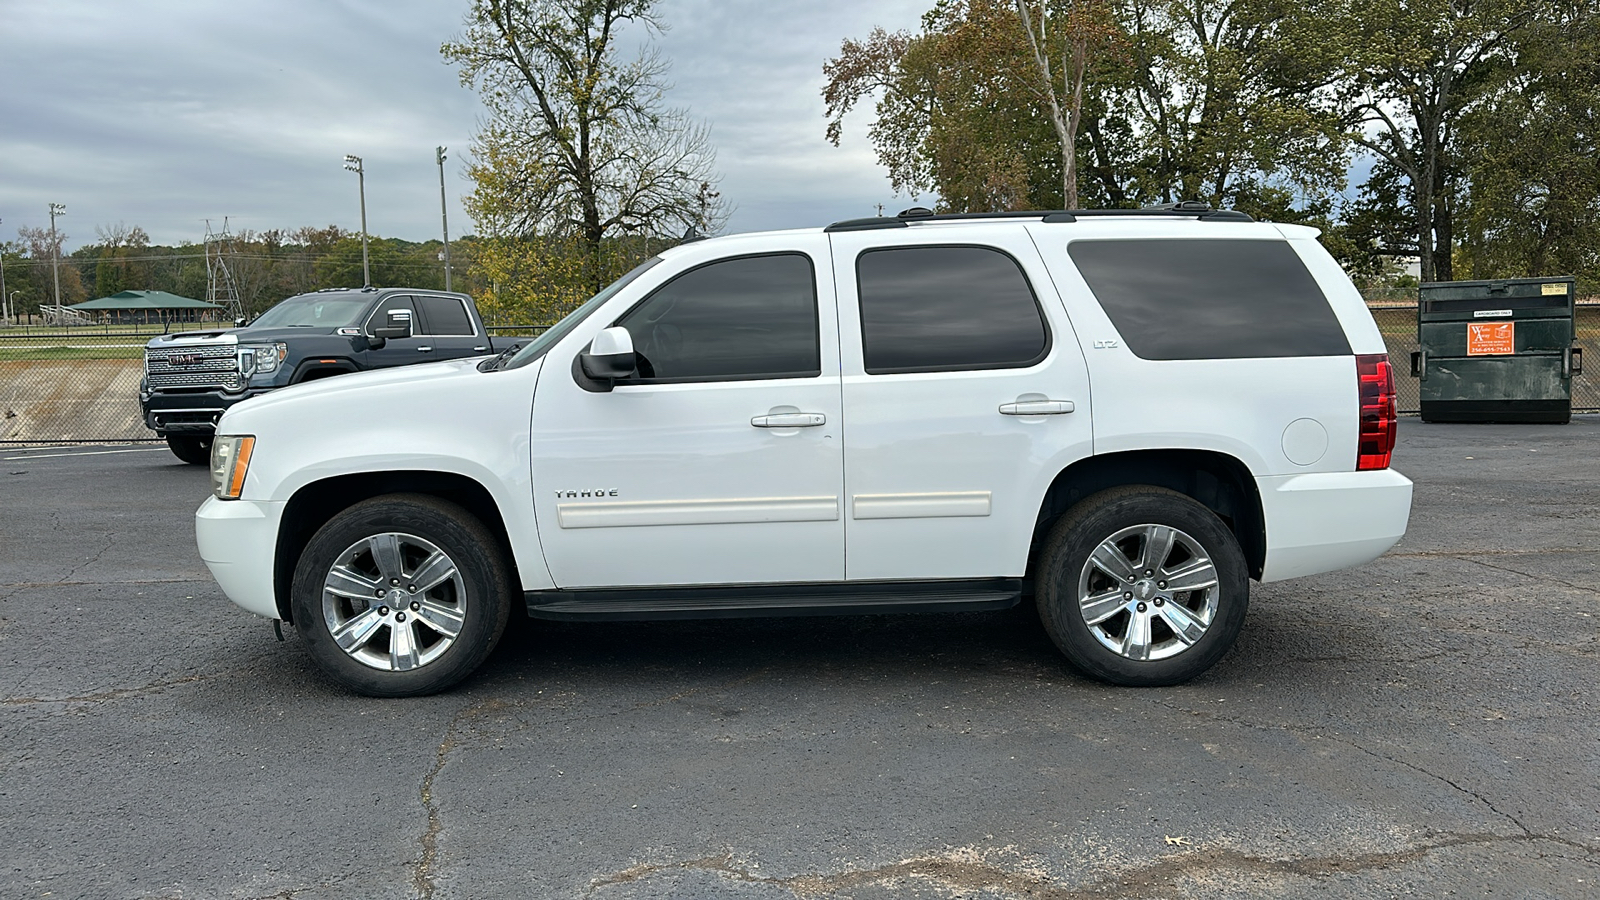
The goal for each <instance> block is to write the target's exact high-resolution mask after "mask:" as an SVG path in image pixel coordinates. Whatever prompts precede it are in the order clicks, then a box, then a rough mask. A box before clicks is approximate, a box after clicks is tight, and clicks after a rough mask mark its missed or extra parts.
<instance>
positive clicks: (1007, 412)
mask: <svg viewBox="0 0 1600 900" xmlns="http://www.w3.org/2000/svg"><path fill="white" fill-rule="evenodd" d="M1076 408H1077V407H1076V406H1074V405H1073V402H1072V401H1071V400H1019V401H1017V402H1016V403H1002V404H1000V415H1002V416H1060V415H1065V414H1067V413H1069V412H1072V411H1073V410H1074V409H1076Z"/></svg>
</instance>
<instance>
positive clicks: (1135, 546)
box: [1035, 485, 1250, 686]
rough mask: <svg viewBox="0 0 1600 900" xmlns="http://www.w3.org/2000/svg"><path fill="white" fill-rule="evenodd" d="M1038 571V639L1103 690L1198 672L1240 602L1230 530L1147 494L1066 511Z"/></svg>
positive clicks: (1235, 630) (1196, 509) (1220, 648)
mask: <svg viewBox="0 0 1600 900" xmlns="http://www.w3.org/2000/svg"><path fill="white" fill-rule="evenodd" d="M1037 571H1038V572H1039V577H1038V580H1037V583H1036V584H1035V591H1036V592H1037V594H1038V599H1037V602H1038V606H1039V618H1040V619H1041V620H1042V621H1043V623H1044V627H1045V631H1046V632H1047V633H1049V635H1050V638H1051V640H1053V641H1055V644H1056V646H1057V647H1058V648H1060V650H1061V652H1062V653H1064V654H1065V655H1066V657H1067V659H1068V661H1069V662H1071V663H1072V664H1073V665H1074V666H1076V667H1077V668H1079V669H1081V670H1082V671H1083V672H1084V673H1085V674H1087V675H1090V676H1092V677H1094V678H1098V679H1100V680H1102V681H1108V682H1110V683H1112V684H1122V685H1132V686H1157V685H1170V684H1181V683H1183V682H1185V681H1188V680H1189V679H1191V678H1194V677H1195V676H1196V675H1199V674H1200V673H1202V672H1204V671H1206V670H1207V669H1209V668H1211V666H1212V665H1213V664H1214V663H1215V662H1216V661H1217V660H1218V659H1221V658H1222V655H1223V654H1224V653H1226V652H1227V651H1228V648H1229V647H1231V646H1233V642H1234V639H1235V638H1237V637H1238V636H1239V629H1240V628H1241V627H1242V626H1243V624H1244V615H1245V609H1246V608H1247V607H1248V606H1249V602H1250V583H1249V576H1248V570H1247V568H1246V565H1245V559H1244V553H1243V552H1242V551H1241V550H1240V549H1239V542H1238V540H1237V539H1236V538H1235V537H1234V535H1233V532H1232V531H1230V530H1229V529H1228V527H1227V526H1226V525H1225V524H1223V522H1222V520H1221V519H1218V518H1217V516H1216V514H1215V513H1213V512H1212V511H1211V510H1209V509H1207V508H1206V507H1204V506H1202V505H1201V504H1200V503H1198V502H1196V501H1195V500H1193V499H1192V498H1190V497H1188V496H1185V495H1184V494H1180V493H1178V492H1176V491H1170V490H1167V489H1165V488H1158V487H1150V486H1146V485H1137V486H1129V487H1118V488H1112V489H1110V490H1106V491H1102V492H1100V493H1098V494H1095V495H1093V496H1091V497H1089V498H1087V499H1085V500H1083V501H1082V502H1080V503H1079V504H1078V505H1077V506H1075V507H1073V508H1072V509H1071V510H1069V511H1068V512H1067V514H1066V515H1065V516H1063V517H1062V518H1061V520H1060V521H1058V522H1057V523H1056V524H1055V526H1054V527H1053V528H1052V529H1051V530H1050V535H1049V537H1048V538H1047V539H1046V542H1045V547H1044V550H1043V552H1042V554H1041V555H1040V558H1039V560H1038V567H1037Z"/></svg>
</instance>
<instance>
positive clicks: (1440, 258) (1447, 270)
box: [1433, 167, 1456, 281]
mask: <svg viewBox="0 0 1600 900" xmlns="http://www.w3.org/2000/svg"><path fill="white" fill-rule="evenodd" d="M1441 168H1442V167H1441ZM1450 200H1451V197H1450V190H1449V185H1448V184H1446V183H1445V178H1444V175H1443V172H1442V171H1441V173H1440V175H1439V178H1438V181H1437V183H1436V186H1435V188H1434V192H1433V234H1434V240H1433V277H1434V280H1436V281H1455V260H1454V253H1453V251H1454V249H1455V244H1456V240H1455V220H1454V210H1453V209H1452V208H1451V206H1452V205H1451V202H1450Z"/></svg>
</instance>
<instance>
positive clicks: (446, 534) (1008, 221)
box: [196, 205, 1411, 696]
mask: <svg viewBox="0 0 1600 900" xmlns="http://www.w3.org/2000/svg"><path fill="white" fill-rule="evenodd" d="M1316 234H1317V232H1316V231H1314V230H1313V229H1310V228H1304V227H1297V226H1288V225H1274V224H1267V223H1257V222H1252V221H1250V219H1249V218H1248V217H1246V216H1243V215H1240V214H1238V213H1232V212H1226V211H1219V212H1213V211H1210V210H1207V209H1205V208H1204V207H1197V206H1192V205H1181V206H1177V207H1171V208H1162V209H1151V210H1137V211H1109V210H1095V211H1074V212H1055V213H1042V212H1035V213H1005V214H994V215H977V216H957V215H933V214H931V213H929V212H927V211H926V210H910V211H908V212H906V213H903V214H901V215H900V216H897V217H893V218H877V219H862V220H853V221H848V222H840V223H837V224H835V225H832V226H830V227H828V228H822V229H809V230H799V231H781V232H770V233H763V234H746V235H736V236H731V237H722V238H716V239H712V240H705V241H698V242H694V243H689V244H685V245H683V246H679V247H675V248H673V249H671V250H668V251H665V252H663V253H662V254H661V255H659V256H657V257H655V258H653V259H650V260H649V261H648V262H646V263H644V264H643V265H641V266H639V267H638V268H636V269H635V270H633V271H632V272H630V273H628V274H627V275H626V276H624V277H623V278H621V279H620V280H618V281H617V282H616V283H615V284H612V285H611V286H610V287H608V288H606V289H605V290H603V291H601V292H600V293H599V294H597V295H596V296H595V297H594V298H593V299H592V300H590V301H589V302H587V303H585V304H584V305H583V306H581V307H580V308H578V309H577V310H576V311H574V312H573V313H572V314H571V315H569V316H567V317H566V318H565V319H563V320H562V321H561V322H560V323H559V324H558V325H556V326H554V327H553V328H551V329H549V330H548V331H546V332H545V333H544V334H542V335H540V336H539V337H538V338H537V339H535V340H533V341H532V342H531V343H528V344H527V345H526V346H523V347H522V348H521V349H520V350H519V351H517V352H515V353H513V354H510V355H506V354H503V355H502V356H501V357H497V358H495V359H493V360H488V361H477V360H459V361H451V362H442V363H437V364H432V365H423V366H416V367H408V368H404V369H395V370H389V371H383V372H370V373H360V374H355V375H349V376H345V377H342V378H335V379H329V380H326V381H320V382H314V383H310V384H305V385H300V386H296V387H289V388H285V389H283V390H281V391H275V392H273V393H271V394H267V395H264V396H262V397H259V398H256V399H252V400H249V401H247V402H245V403H242V404H239V405H237V406H235V407H233V408H232V409H230V410H229V411H228V412H227V414H226V415H225V416H224V417H223V418H222V421H221V422H220V424H219V426H218V429H217V435H218V436H217V439H216V442H215V448H214V452H213V458H212V467H213V482H214V485H215V496H214V497H213V498H209V499H207V500H206V502H205V504H204V505H203V506H201V507H200V510H199V511H198V513H197V514H196V519H197V522H196V530H197V532H198V537H199V545H200V552H201V555H202V557H204V559H205V560H206V563H207V565H208V566H210V568H211V571H212V573H213V574H214V575H215V576H216V579H217V581H218V582H219V583H220V584H221V585H222V588H223V590H224V591H225V592H226V593H227V595H228V596H229V597H230V598H232V599H233V600H234V601H235V602H236V603H238V604H239V605H240V606H243V607H244V608H245V609H247V610H250V611H251V612H254V613H258V614H260V615H263V616H268V617H271V618H274V619H281V620H286V621H289V622H292V623H293V624H294V625H295V627H296V628H298V629H299V631H300V633H301V634H302V635H303V636H304V638H305V642H306V646H307V648H308V650H309V652H310V653H311V655H312V657H313V658H314V659H315V660H316V661H317V663H318V664H319V665H320V666H321V667H322V668H323V670H324V671H326V672H327V673H328V674H329V675H330V676H332V677H333V678H334V679H335V680H337V681H339V682H340V683H342V684H344V685H346V686H347V687H349V688H351V689H353V690H355V691H358V692H361V693H365V694H370V695H380V696H400V695H412V694H422V693H428V692H432V691H437V690H440V689H443V688H445V687H447V686H449V685H451V684H453V683H455V682H457V681H459V680H460V679H462V678H463V677H465V676H466V675H467V674H468V673H470V672H471V671H472V670H473V669H474V668H476V667H477V666H478V665H479V664H480V663H481V662H482V661H483V660H484V658H485V657H487V656H488V654H489V652H490V651H491V650H492V649H493V647H494V645H495V642H496V641H497V640H498V638H499V636H500V633H501V631H502V629H503V627H504V625H505V623H506V618H507V616H508V614H509V613H510V611H511V609H512V607H513V606H514V605H522V606H525V607H526V609H527V612H528V614H530V615H532V616H535V617H540V618H554V619H605V618H609V619H661V618H676V617H690V616H702V617H703V616H746V615H790V614H836V613H851V612H872V613H883V612H900V611H924V610H973V609H995V608H1000V607H1005V606H1009V605H1012V604H1015V603H1017V602H1018V600H1019V599H1020V598H1022V597H1023V596H1026V595H1029V594H1030V593H1031V595H1032V597H1033V599H1034V600H1035V602H1037V604H1038V607H1039V612H1040V615H1041V618H1042V620H1043V622H1044V625H1045V628H1046V629H1047V630H1048V631H1049V633H1050V636H1051V638H1052V639H1054V641H1055V642H1056V644H1057V646H1059V647H1060V648H1061V650H1062V652H1063V653H1064V654H1065V655H1066V657H1067V659H1068V660H1070V661H1071V662H1072V663H1073V664H1074V665H1076V666H1077V667H1078V668H1080V669H1081V670H1083V671H1084V672H1086V673H1088V674H1089V675H1092V676H1094V677H1096V678H1100V679H1104V680H1106V681H1110V682H1114V683H1117V684H1128V685H1162V684H1173V683H1177V682H1181V681H1184V680H1187V679H1189V678H1193V677H1194V676H1196V675H1198V674H1200V673H1201V672H1204V671H1205V670H1206V669H1207V668H1208V667H1210V666H1211V665H1212V664H1213V663H1214V662H1216V661H1217V659H1218V658H1220V657H1221V656H1222V654H1223V653H1224V652H1226V651H1227V649H1228V647H1229V646H1230V645H1231V644H1232V643H1233V641H1234V638H1235V636H1236V635H1237V634H1238V633H1239V629H1240V626H1241V624H1242V622H1243V619H1244V615H1245V607H1246V604H1247V602H1248V596H1249V581H1250V579H1252V578H1254V579H1257V580H1260V581H1275V580H1278V579H1283V578H1293V577H1296V576H1300V575H1309V574H1312V573H1316V572H1327V571H1330V570H1334V569H1339V568H1344V567H1347V566H1353V565H1358V564H1360V563H1364V562H1366V561H1368V560H1371V559H1373V558H1374V557H1376V556H1378V555H1379V554H1381V553H1383V552H1384V551H1385V550H1386V549H1388V548H1389V547H1390V546H1392V545H1393V544H1394V543H1395V541H1397V540H1399V538H1400V536H1401V535H1402V534H1404V532H1405V526H1406V519H1407V516H1408V515H1409V513H1410V506H1411V482H1410V481H1408V480H1407V479H1406V478H1405V477H1403V476H1401V475H1400V474H1399V473H1397V472H1394V471H1392V470H1391V469H1390V468H1389V457H1390V452H1391V450H1392V449H1393V445H1394V435H1395V431H1394V428H1395V413H1394V392H1393V379H1392V374H1391V370H1390V366H1389V361H1388V357H1387V356H1386V355H1385V348H1384V342H1383V338H1382V336H1381V335H1380V334H1379V332H1378V329H1377V327H1376V326H1375V325H1374V324H1373V321H1372V317H1371V316H1370V315H1369V314H1368V312H1367V310H1366V307H1365V306H1364V305H1363V303H1362V300H1361V297H1360V296H1359V295H1358V294H1357V293H1356V291H1355V289H1354V288H1353V287H1352V286H1351V284H1350V281H1349V280H1348V279H1347V278H1346V277H1345V275H1344V273H1343V271H1341V269H1340V268H1339V266H1338V264H1337V263H1336V262H1335V261H1334V260H1333V258H1332V257H1331V256H1329V255H1328V253H1327V252H1326V251H1325V250H1324V249H1323V248H1322V247H1321V246H1320V245H1319V244H1318V243H1317V242H1316V239H1315V238H1316Z"/></svg>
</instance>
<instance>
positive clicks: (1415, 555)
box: [1380, 547, 1594, 559]
mask: <svg viewBox="0 0 1600 900" xmlns="http://www.w3.org/2000/svg"><path fill="white" fill-rule="evenodd" d="M1593 552H1594V551H1593V550H1590V549H1587V548H1584V547H1551V548H1549V549H1547V550H1537V549H1530V550H1411V551H1408V552H1405V553H1385V554H1383V556H1382V557H1380V559H1461V558H1463V557H1466V556H1543V555H1545V554H1557V553H1593Z"/></svg>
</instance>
